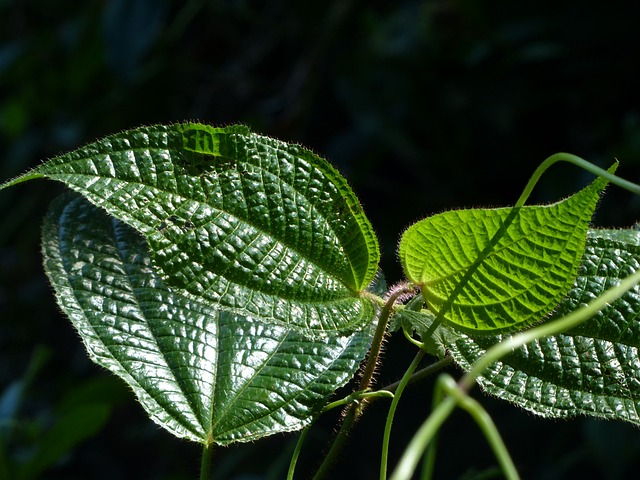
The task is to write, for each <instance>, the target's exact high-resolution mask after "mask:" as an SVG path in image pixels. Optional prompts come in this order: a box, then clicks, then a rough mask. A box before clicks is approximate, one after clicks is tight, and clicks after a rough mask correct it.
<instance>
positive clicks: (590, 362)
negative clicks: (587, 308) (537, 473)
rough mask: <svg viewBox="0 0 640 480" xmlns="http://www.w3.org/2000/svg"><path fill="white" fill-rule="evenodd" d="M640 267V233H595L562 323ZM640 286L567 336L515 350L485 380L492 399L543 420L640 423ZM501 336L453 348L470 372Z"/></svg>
mask: <svg viewBox="0 0 640 480" xmlns="http://www.w3.org/2000/svg"><path fill="white" fill-rule="evenodd" d="M638 268H640V232H639V231H637V230H592V231H590V232H589V236H588V239H587V243H586V248H585V255H584V261H583V264H582V265H581V267H580V270H579V274H578V277H577V279H576V281H575V284H574V286H573V288H572V289H571V291H570V292H569V294H568V295H567V297H566V298H565V299H564V300H563V301H562V302H561V303H560V305H559V306H558V308H557V309H556V311H555V312H554V314H553V316H552V319H551V320H549V321H553V319H555V318H560V317H561V316H563V315H566V314H568V313H570V312H572V311H574V310H576V309H578V308H581V307H583V306H584V305H585V304H586V303H587V302H589V301H590V300H592V299H594V298H595V297H597V296H599V295H600V294H602V293H603V292H604V291H605V290H607V289H609V288H611V287H613V286H615V285H617V284H618V282H619V281H620V279H622V278H624V277H626V276H628V275H630V274H632V273H633V272H635V271H637V269H638ZM639 305H640V287H638V286H636V287H635V288H634V289H632V290H630V291H629V292H627V293H626V294H625V295H624V296H623V297H621V298H620V299H619V300H617V301H616V302H614V303H613V304H611V305H610V306H609V307H607V308H606V309H604V310H602V311H601V312H599V313H598V314H597V315H595V316H594V317H593V318H592V319H591V320H588V321H587V322H586V323H583V324H582V325H581V326H579V327H577V328H575V329H573V330H571V331H568V332H566V333H564V334H561V335H556V336H551V337H547V338H543V339H540V340H538V341H535V342H533V343H530V344H528V345H526V346H524V347H522V348H519V349H517V350H516V351H514V352H513V354H510V355H509V356H507V357H505V358H504V359H503V360H502V361H500V362H498V363H495V364H493V365H492V366H491V367H490V368H489V369H488V370H487V371H486V372H485V374H484V375H483V376H482V377H481V378H480V379H479V383H480V385H481V387H482V388H483V389H484V390H485V391H487V392H488V393H490V394H492V395H495V396H497V397H500V398H502V399H505V400H508V401H511V402H513V403H515V404H517V405H519V406H521V407H523V408H525V409H527V410H529V411H532V412H534V413H537V414H538V415H542V416H545V417H571V416H576V415H591V416H594V417H600V418H608V419H617V420H625V421H628V422H631V423H634V424H638V425H640V414H639V413H638V412H640V356H639V355H638V350H639V349H640V308H639ZM502 338H503V336H501V335H496V336H483V335H476V336H472V335H469V336H464V335H463V336H462V337H461V339H459V340H457V341H456V342H454V344H453V345H451V346H450V350H451V353H452V355H453V356H454V358H455V360H456V361H457V362H458V363H459V364H460V365H461V366H462V367H463V368H465V369H468V368H469V367H470V365H471V364H472V363H473V362H475V361H476V360H477V359H478V358H479V357H480V356H481V355H483V354H484V352H486V350H487V349H488V348H489V347H490V346H491V345H493V344H495V343H496V342H499V341H500V340H501V339H502Z"/></svg>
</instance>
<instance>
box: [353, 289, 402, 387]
mask: <svg viewBox="0 0 640 480" xmlns="http://www.w3.org/2000/svg"><path fill="white" fill-rule="evenodd" d="M412 291H413V287H412V286H410V285H409V284H408V283H403V284H400V285H398V286H397V287H396V288H394V289H393V290H391V294H390V295H389V297H388V298H387V300H386V302H385V304H384V306H383V307H382V310H381V311H380V316H379V317H378V325H377V327H376V332H375V334H374V336H373V340H372V342H371V349H370V350H369V357H368V359H367V364H366V365H365V368H364V370H363V372H362V377H360V388H359V390H367V389H368V388H369V387H370V386H371V380H372V379H373V374H374V372H375V370H376V367H377V365H378V358H379V357H380V350H381V348H382V341H383V340H384V336H385V334H386V333H387V325H388V323H389V318H390V317H391V314H392V313H393V310H394V308H395V303H396V301H397V300H398V298H400V297H402V296H404V295H406V294H407V293H409V292H412Z"/></svg>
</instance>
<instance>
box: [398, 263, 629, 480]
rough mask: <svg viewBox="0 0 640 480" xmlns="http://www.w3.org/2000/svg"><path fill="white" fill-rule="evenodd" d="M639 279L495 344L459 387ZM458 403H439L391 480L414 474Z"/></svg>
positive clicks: (465, 389) (567, 325)
mask: <svg viewBox="0 0 640 480" xmlns="http://www.w3.org/2000/svg"><path fill="white" fill-rule="evenodd" d="M638 282H640V270H638V271H637V272H635V273H633V274H632V275H629V276H628V277H626V278H624V279H623V280H622V281H621V282H620V283H619V284H618V285H617V286H615V287H613V288H610V289H609V290H607V291H605V292H604V293H602V295H600V296H599V297H597V298H595V299H593V300H592V301H591V302H589V303H588V304H587V305H586V306H585V307H583V308H581V309H579V310H575V311H573V312H571V313H570V314H568V315H566V316H564V317H562V318H560V319H558V320H555V321H553V322H549V323H545V324H543V325H541V326H539V327H535V328H532V329H531V330H527V331H526V332H523V333H519V334H517V335H514V336H513V337H510V338H507V339H505V340H503V341H501V342H500V343H498V344H496V345H494V346H493V347H491V348H490V349H489V350H488V351H487V352H486V353H485V354H484V355H483V356H482V357H481V358H479V359H478V360H477V361H476V362H475V363H474V364H473V365H472V367H471V369H470V370H469V372H468V373H467V374H466V375H464V376H463V377H462V378H461V379H460V381H459V382H458V386H457V388H458V389H460V392H461V393H462V394H466V393H467V392H468V391H469V390H470V389H471V388H472V387H473V386H474V385H475V380H476V379H477V378H478V376H479V375H480V374H482V372H483V371H484V370H485V369H486V368H487V367H488V366H489V365H491V364H492V363H494V362H497V361H499V360H500V359H501V358H502V357H503V356H504V355H506V354H508V353H510V352H512V351H513V350H514V349H516V348H520V347H522V346H523V345H525V344H527V343H529V342H532V341H534V340H537V339H539V338H542V337H545V336H551V335H557V334H559V333H561V332H563V331H565V330H568V329H570V328H574V327H576V326H578V325H580V324H581V323H582V322H584V321H586V320H588V319H589V318H591V317H592V316H593V315H594V314H595V313H597V312H598V311H600V310H602V309H603V308H604V307H606V306H607V305H608V304H610V303H613V302H614V301H615V300H617V299H618V298H620V297H621V296H622V295H624V294H625V293H626V292H627V291H629V290H630V289H631V288H633V287H634V286H635V285H636V284H637V283H638ZM456 403H457V400H456V398H454V397H453V396H449V397H447V398H445V399H444V400H443V401H442V403H440V404H439V405H437V406H436V408H435V409H434V410H433V412H432V413H431V415H430V416H429V418H427V420H426V421H425V422H424V423H423V424H422V426H421V427H420V428H419V429H418V431H417V432H416V434H415V435H414V437H413V438H412V439H411V442H410V443H409V445H408V446H407V449H406V450H405V452H404V455H403V456H402V458H401V459H400V462H399V463H398V466H397V467H396V470H395V471H394V473H393V475H392V477H391V480H408V479H409V478H411V475H412V474H413V472H414V470H415V468H416V465H417V464H418V462H419V460H420V457H421V455H422V452H424V450H425V448H426V447H427V445H428V444H429V442H430V441H431V440H432V439H433V438H434V435H435V434H436V432H437V431H438V429H439V428H440V427H441V425H442V424H443V423H444V421H445V420H446V419H447V418H448V417H449V415H450V414H451V412H452V411H453V410H454V409H455V407H456Z"/></svg>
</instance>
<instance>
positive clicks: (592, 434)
mask: <svg viewBox="0 0 640 480" xmlns="http://www.w3.org/2000/svg"><path fill="white" fill-rule="evenodd" d="M638 20H640V5H635V4H633V3H632V2H624V1H611V2H607V3H606V4H605V5H603V4H602V2H596V1H591V0H587V1H580V2H578V1H568V2H562V3H561V4H558V2H551V1H539V2H509V1H495V2H482V1H479V0H458V1H455V0H450V1H445V0H441V1H427V0H423V1H419V0H404V1H396V2H382V1H380V2H376V1H372V2H358V1H344V0H334V1H327V0H323V1H316V0H308V1H306V2H286V1H284V0H270V1H266V2H248V1H230V0H227V1H209V2H207V1H202V0H187V1H180V2H179V1H171V0H129V1H126V0H111V1H86V2H73V1H69V0H60V1H57V2H55V3H54V2H48V1H44V0H34V1H4V2H2V1H0V153H1V157H0V180H4V179H7V178H10V177H12V176H15V175H17V174H18V173H20V172H22V171H24V170H25V169H27V168H29V167H31V166H33V165H36V164H38V162H40V161H41V160H43V159H46V158H49V157H51V156H54V155H56V154H58V153H62V152H64V151H67V150H69V149H73V148H75V147H78V146H81V145H83V144H85V143H87V142H90V141H93V140H95V139H97V138H99V137H102V136H104V135H107V134H110V133H114V132H117V131H121V130H124V129H127V128H132V127H135V126H139V125H141V124H152V123H160V122H172V121H179V120H185V119H187V120H188V119H197V120H201V121H203V122H206V123H212V124H230V123H238V122H242V123H245V124H247V125H249V126H250V127H251V128H252V129H253V130H254V131H257V132H260V133H265V134H269V135H272V136H275V137H278V138H280V139H283V140H287V141H293V142H299V143H301V144H303V145H305V146H307V147H309V148H311V149H313V150H314V151H316V152H318V153H320V154H321V155H322V156H324V157H326V158H328V159H329V160H330V161H331V162H332V163H333V164H334V165H335V166H337V167H338V169H339V170H340V171H341V172H342V173H343V174H344V175H345V176H346V177H347V179H348V180H349V181H350V183H351V185H352V187H353V188H354V190H355V191H356V193H357V194H358V195H359V197H360V198H361V200H362V202H363V204H364V208H365V211H366V212H367V214H368V215H369V217H370V219H371V222H372V224H373V226H374V228H375V229H376V231H377V233H378V236H379V238H380V242H381V245H382V251H383V263H382V267H383V269H384V271H385V274H386V276H387V279H388V281H389V282H395V281H397V280H399V279H400V278H401V273H400V269H399V267H398V263H397V260H396V252H395V250H396V245H397V242H398V239H399V236H400V234H401V232H402V230H403V228H406V226H408V225H409V224H410V223H412V222H414V221H415V220H418V219H420V218H422V217H424V216H426V215H429V214H433V213H437V212H440V211H442V210H445V209H449V208H458V207H471V206H502V205H508V204H510V203H513V202H515V200H516V199H517V198H518V196H519V193H520V191H521V189H522V188H523V186H524V184H525V183H526V181H527V179H528V177H529V175H530V174H531V173H532V172H533V170H534V169H535V167H536V166H537V165H538V163H540V162H541V161H542V160H544V159H545V158H546V157H547V156H548V155H550V154H552V153H555V152H557V151H568V152H571V153H574V154H577V155H579V156H582V157H583V158H586V159H588V160H590V161H593V162H595V163H597V164H599V165H601V166H608V165H610V163H611V162H612V160H613V158H614V157H615V158H618V159H619V160H620V162H621V165H620V168H619V170H618V173H619V175H621V176H623V177H625V178H628V179H630V180H632V181H639V180H640V89H638V85H639V84H640V62H639V61H638V60H639V56H640V29H638V27H637V25H638ZM591 178H592V177H591V176H590V175H589V174H587V173H584V172H581V171H579V170H577V169H576V168H575V167H572V166H557V167H554V168H553V169H552V171H551V172H549V174H548V175H545V177H543V180H542V182H541V184H540V185H539V186H538V187H536V190H535V191H534V195H533V199H532V201H537V202H545V201H554V200H557V199H559V198H560V197H562V196H565V195H568V194H570V193H572V192H574V191H576V190H577V189H579V188H581V187H582V186H584V185H586V183H587V182H588V181H589V180H590V179H591ZM61 191H62V187H60V186H58V185H57V184H54V183H51V182H44V181H41V182H34V183H32V184H25V185H21V186H19V187H15V188H13V189H10V190H7V191H3V192H2V195H0V211H1V216H0V450H1V451H4V453H5V455H7V456H8V457H10V458H12V459H13V460H19V461H22V462H23V463H24V464H25V465H26V467H25V468H31V469H32V472H34V475H36V473H37V472H40V471H44V472H46V474H44V473H43V474H42V475H43V476H46V478H83V477H85V476H89V477H91V478H116V477H117V478H163V479H178V478H193V477H194V476H195V474H196V473H197V470H198V462H199V453H200V452H199V448H198V446H197V445H195V444H189V443H186V442H183V441H179V440H177V439H174V438H173V437H171V435H169V434H168V433H166V432H164V431H162V430H160V429H159V427H157V426H155V424H153V423H152V422H151V421H150V420H148V419H147V418H146V417H145V415H144V413H143V411H142V409H141V408H140V407H139V406H138V405H137V404H136V402H135V401H134V400H133V397H132V394H131V393H130V392H128V391H127V388H126V387H125V386H123V384H122V382H120V381H119V380H118V379H115V378H114V377H112V376H110V375H108V374H107V373H106V372H104V371H102V370H100V369H99V368H98V367H95V366H94V365H92V364H91V363H90V362H89V360H88V359H87V358H86V354H85V352H84V350H83V347H82V345H81V342H80V340H79V338H78V336H77V335H76V334H75V333H74V332H73V329H72V328H71V325H70V323H69V322H68V321H67V320H66V319H64V318H63V317H62V316H61V314H60V313H59V312H58V309H57V308H56V306H55V302H54V299H53V297H52V294H51V288H50V287H49V286H48V284H47V282H46V279H45V277H44V274H43V272H42V268H41V266H40V262H41V260H40V254H39V227H40V222H41V218H42V216H43V215H44V212H45V211H46V208H47V206H48V203H49V201H50V200H51V199H52V198H54V197H55V196H56V195H57V194H58V193H59V192H61ZM639 214H640V199H638V198H633V197H632V196H631V195H630V194H627V193H626V192H623V191H620V190H619V189H617V188H615V187H609V189H608V191H607V194H606V196H605V198H604V200H603V201H602V203H601V207H600V210H599V211H598V214H597V216H596V218H595V223H596V224H597V225H601V226H610V225H613V226H627V225H630V224H632V223H634V222H635V221H637V219H638V216H639ZM413 355H414V351H413V350H412V347H410V346H408V345H407V344H406V342H404V341H402V339H392V340H391V341H390V342H389V344H388V347H387V359H386V363H385V365H384V368H383V369H382V370H381V371H380V373H379V379H380V382H381V384H384V383H386V382H390V381H393V380H395V379H397V378H398V377H399V376H400V375H401V374H402V371H403V369H404V368H406V366H408V364H409V362H410V360H411V358H412V357H413ZM474 394H475V396H476V397H477V398H481V399H482V403H483V404H484V405H485V406H486V407H487V408H488V409H489V411H490V412H491V413H492V414H494V415H495V419H496V422H497V423H498V427H499V429H500V431H501V432H502V433H503V435H504V438H505V441H506V443H507V445H508V446H509V447H510V449H511V451H512V454H513V456H514V460H515V462H516V464H517V465H518V466H519V467H520V469H521V473H522V475H523V477H525V478H536V479H555V478H558V479H560V478H568V477H576V478H577V476H578V475H587V474H588V476H589V478H607V479H624V478H631V473H632V472H633V471H635V468H634V467H637V466H638V465H637V463H636V464H634V462H635V461H636V460H635V459H636V458H638V456H639V455H640V432H639V431H638V430H637V429H636V428H635V427H632V426H630V425H624V424H619V423H611V422H598V421H594V420H584V419H578V420H571V421H558V420H541V419H537V418H533V417H532V416H531V415H530V414H527V413H525V412H522V411H520V410H518V409H516V408H514V407H511V406H509V405H507V404H505V403H504V402H497V401H494V400H492V399H489V398H486V397H484V396H482V395H481V394H480V392H474ZM430 398H431V390H430V385H429V382H426V383H425V384H423V385H418V386H415V387H414V388H412V389H411V390H410V391H409V392H408V394H407V397H406V398H405V400H404V402H405V403H404V404H403V407H401V410H400V414H399V415H398V419H397V422H396V425H395V428H394V431H393V435H394V437H393V440H392V448H393V452H392V453H393V455H394V456H395V457H394V458H397V455H398V454H400V453H401V452H402V450H403V447H404V446H405V445H406V443H407V442H408V440H409V439H410V436H411V435H412V433H413V431H414V430H415V429H416V428H417V426H418V425H419V423H420V422H421V420H422V419H424V418H425V416H426V414H427V412H428V409H429V402H430ZM386 407H387V403H386V402H384V401H381V402H379V404H377V405H374V406H372V407H371V408H370V409H369V410H368V411H367V414H366V415H365V417H364V418H363V419H362V420H361V421H360V423H359V425H358V428H357V429H356V431H355V432H354V434H353V436H352V440H351V442H350V443H349V444H348V447H347V450H346V451H345V452H344V457H343V459H344V461H343V463H341V464H339V465H337V466H336V478H350V479H354V480H355V479H370V478H376V476H377V468H378V465H377V462H378V460H377V459H378V455H379V454H378V452H379V448H380V442H381V440H380V439H381V433H382V428H383V425H384V415H385V414H386ZM334 420H335V418H333V417H327V418H326V419H323V421H321V422H320V424H319V425H318V426H317V427H316V428H315V429H314V430H313V431H312V434H311V436H310V440H309V441H308V444H307V447H306V448H305V450H304V451H303V457H302V458H301V465H300V469H301V473H302V472H303V471H304V470H305V469H307V468H308V467H309V466H310V465H312V464H313V458H314V456H316V455H317V453H318V452H319V451H320V450H321V449H323V448H324V446H325V445H326V444H327V443H326V442H327V441H328V438H329V437H330V435H331V433H332V428H333V422H334ZM294 441H295V436H294V435H288V436H277V437H274V438H269V439H265V440H263V441H260V442H257V443H254V444H250V445H244V446H240V447H230V448H225V449H221V450H220V451H219V457H218V459H217V460H216V465H217V468H218V474H217V475H216V478H234V479H248V478H255V479H271V478H273V479H279V478H284V475H285V472H286V465H287V462H288V459H289V455H290V452H291V449H292V447H293V442H294ZM52 445H53V446H55V448H53V447H52ZM0 455H1V454H0ZM359 458H361V459H362V464H361V465H359V464H358V459H359ZM30 459H32V460H30ZM33 459H40V460H37V461H36V460H33ZM42 459H44V460H42ZM393 461H394V460H392V462H393ZM1 462H2V457H1V456H0V463H1ZM38 462H41V463H38ZM34 464H35V465H34ZM436 465H437V476H438V477H437V478H466V479H470V478H491V474H492V470H491V469H492V467H493V466H494V465H495V460H494V458H493V456H492V455H491V453H490V452H489V450H488V448H487V447H486V445H484V444H483V443H482V439H481V437H480V435H479V434H478V433H477V429H476V427H475V426H474V424H473V423H472V422H471V421H470V420H469V419H468V418H467V417H466V416H465V415H464V414H462V413H458V414H456V415H454V418H453V420H452V422H451V423H448V424H446V425H445V428H444V431H443V438H442V444H441V448H440V456H439V457H438V461H437V464H436ZM36 476H37V475H36Z"/></svg>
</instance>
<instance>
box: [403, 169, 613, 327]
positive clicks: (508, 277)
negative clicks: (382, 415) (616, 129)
mask: <svg viewBox="0 0 640 480" xmlns="http://www.w3.org/2000/svg"><path fill="white" fill-rule="evenodd" d="M613 170H615V166H614V167H613V168H612V171H613ZM606 183H607V182H606V180H604V179H602V178H598V179H597V180H595V181H594V182H593V183H592V184H591V185H590V186H588V187H586V188H585V189H583V190H581V191H580V192H578V193H576V194H574V195H572V196H571V197H569V198H567V199H566V200H563V201H561V202H558V203H555V204H552V205H539V206H524V207H519V208H518V207H514V208H498V209H473V210H453V211H449V212H445V213H442V214H439V215H434V216H432V217H429V218H426V219H424V220H422V221H420V222H418V223H416V224H414V225H412V226H411V227H410V228H409V229H408V230H407V231H406V232H405V233H404V235H403V236H402V240H401V242H400V248H399V254H400V260H401V261H402V265H403V268H404V272H405V275H406V276H407V278H408V279H409V280H411V281H412V282H414V283H416V284H417V285H419V286H420V287H421V289H422V294H423V296H424V298H425V301H426V302H427V305H428V307H429V309H431V310H432V311H433V312H434V313H436V314H437V315H439V316H441V317H442V318H444V319H445V320H446V321H447V322H448V323H449V324H450V325H453V326H455V327H456V328H459V329H461V330H463V331H467V332H487V333H491V332H493V333H496V332H500V331H506V330H515V329H521V328H524V327H527V326H529V325H531V324H533V323H535V322H538V321H540V320H541V319H542V318H543V317H544V316H545V315H546V314H547V313H548V312H549V311H551V310H552V309H553V308H554V307H555V306H556V305H557V303H558V302H559V301H560V299H561V298H562V297H563V296H564V295H566V293H567V292H568V290H569V289H570V288H571V285H572V284H573V280H574V278H575V276H576V273H577V270H578V266H579V265H580V259H581V257H582V253H583V249H584V244H585V238H586V234H587V229H588V227H589V222H590V220H591V216H592V214H593V211H594V209H595V207H596V204H597V201H598V199H599V196H600V193H601V192H602V190H603V188H604V187H605V185H606Z"/></svg>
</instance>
